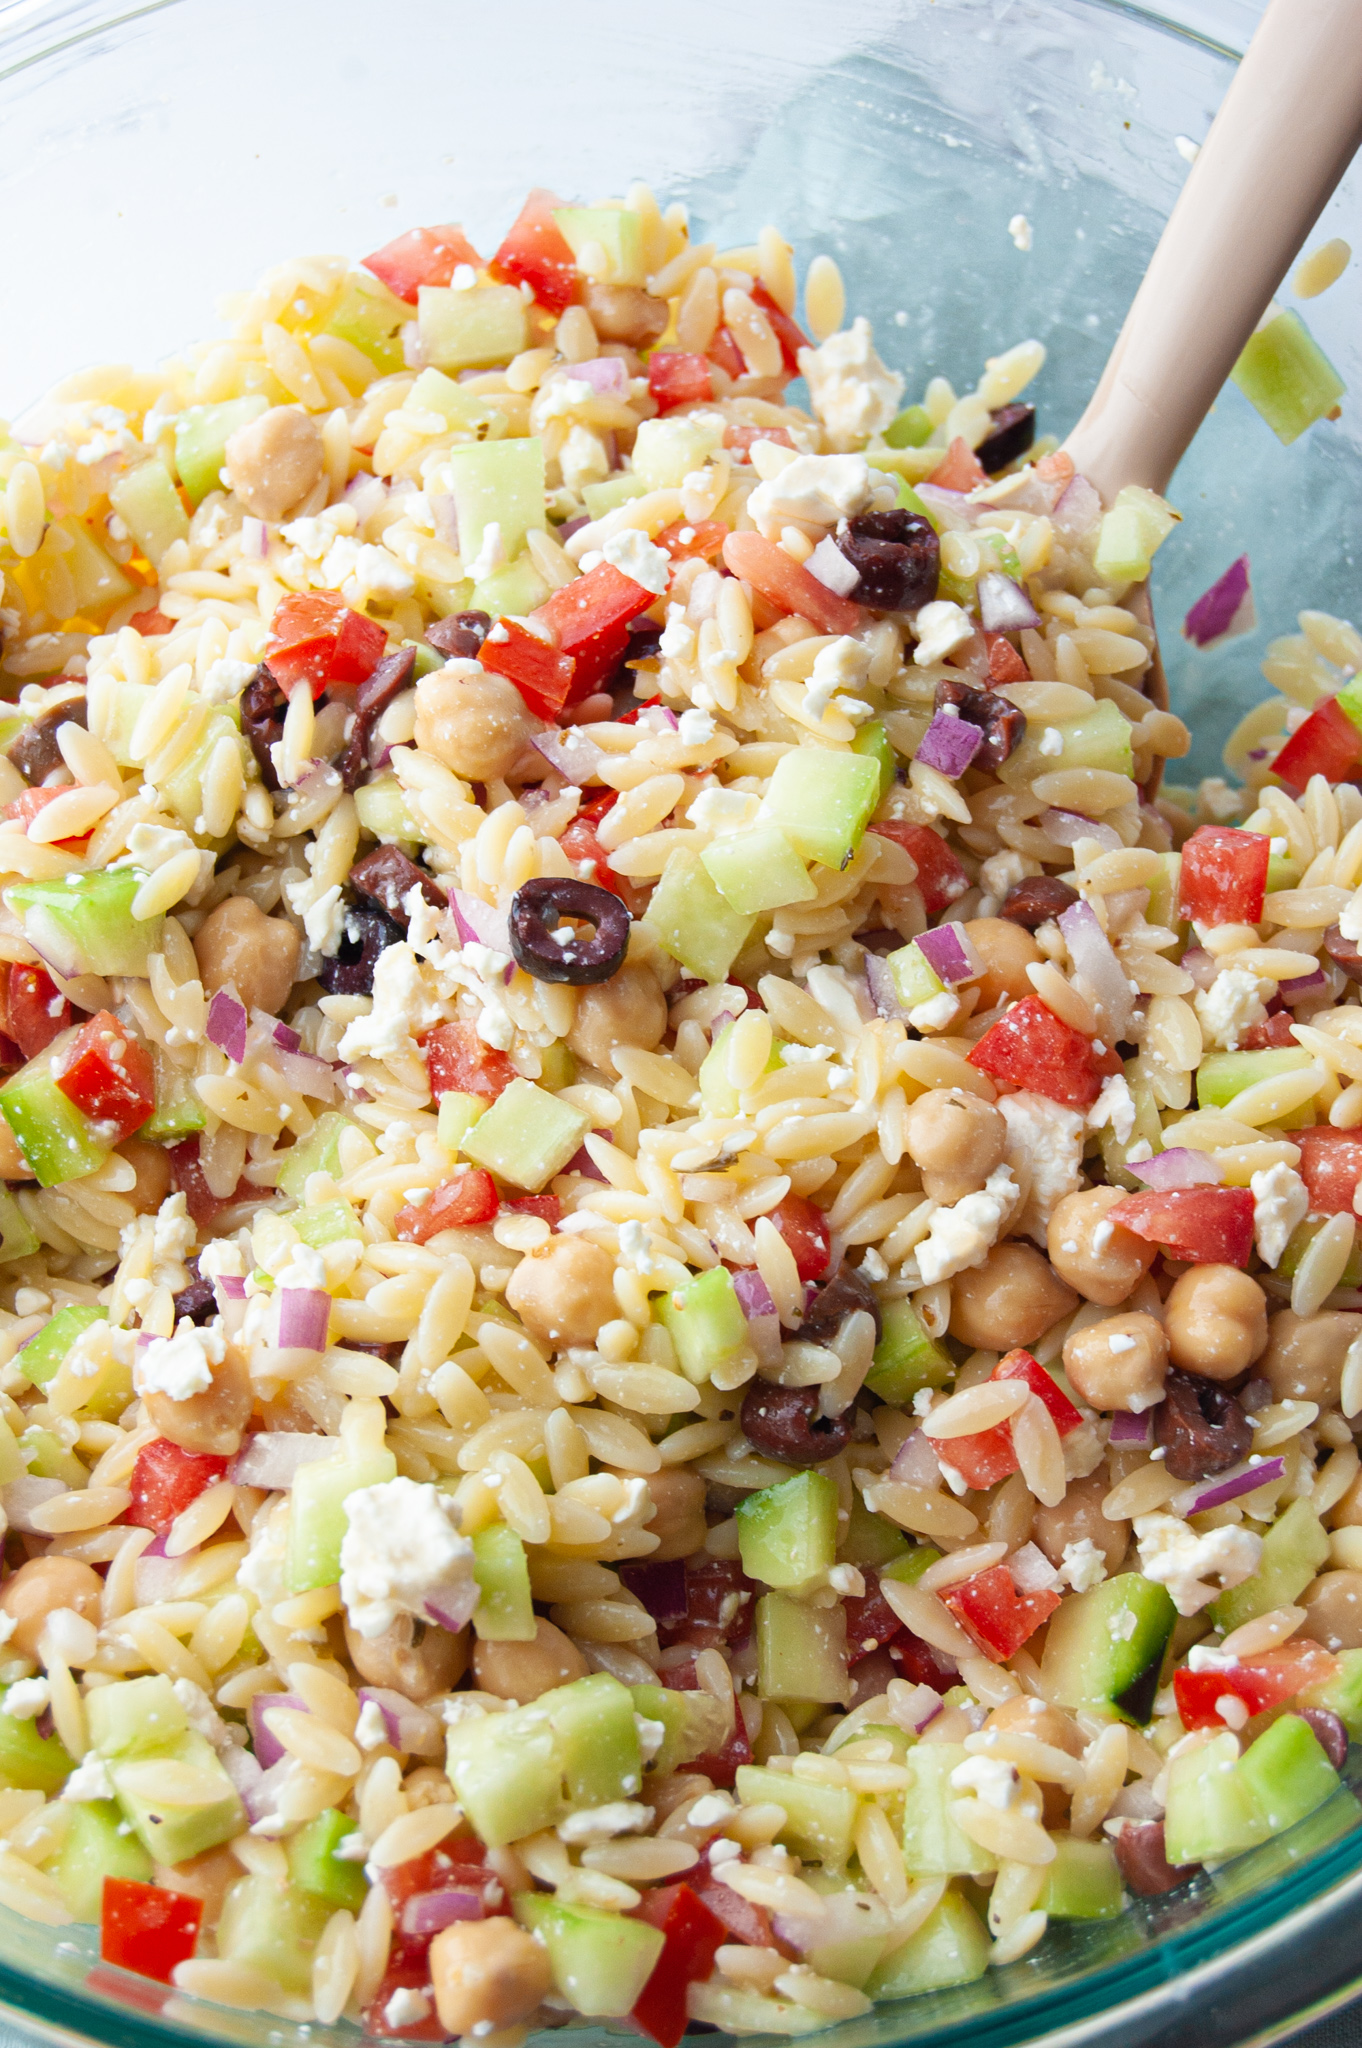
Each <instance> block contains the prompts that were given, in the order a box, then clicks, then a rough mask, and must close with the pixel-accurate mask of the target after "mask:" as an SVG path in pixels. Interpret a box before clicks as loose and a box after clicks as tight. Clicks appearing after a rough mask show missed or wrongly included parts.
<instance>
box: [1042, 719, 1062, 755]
mask: <svg viewBox="0 0 1362 2048" xmlns="http://www.w3.org/2000/svg"><path fill="white" fill-rule="evenodd" d="M1036 751H1037V753H1040V754H1044V755H1045V756H1046V758H1047V760H1054V759H1056V758H1057V757H1058V756H1059V755H1060V754H1062V753H1063V752H1064V735H1063V733H1062V732H1061V731H1060V729H1059V727H1058V726H1057V725H1047V726H1046V728H1045V730H1044V732H1043V733H1042V734H1041V736H1040V738H1039V739H1038V740H1037V741H1036Z"/></svg>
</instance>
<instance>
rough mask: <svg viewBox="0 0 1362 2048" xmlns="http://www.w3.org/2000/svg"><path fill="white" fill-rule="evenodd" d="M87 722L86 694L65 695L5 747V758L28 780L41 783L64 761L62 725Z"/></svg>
mask: <svg viewBox="0 0 1362 2048" xmlns="http://www.w3.org/2000/svg"><path fill="white" fill-rule="evenodd" d="M84 723H85V699H84V697H83V696H80V697H64V698H63V699H62V701H61V703H60V704H54V705H53V706H52V707H51V709H50V710H48V711H44V712H42V713H41V715H40V716H39V717H37V718H35V719H34V721H33V723H32V724H31V725H26V726H25V727H24V729H23V731H22V732H21V733H20V734H19V736H18V738H17V739H14V740H11V741H10V744H9V745H8V746H7V747H6V749H5V759H6V760H7V761H9V762H10V763H11V765H12V766H13V767H15V768H17V769H18V770H19V773H20V774H21V775H22V776H23V778H24V781H25V782H31V783H39V782H41V781H42V779H43V777H44V776H45V775H50V774H51V773H52V770H53V769H54V768H60V766H61V764H62V752H61V748H60V747H59V746H58V745H57V734H58V732H60V730H61V728H62V726H64V725H84Z"/></svg>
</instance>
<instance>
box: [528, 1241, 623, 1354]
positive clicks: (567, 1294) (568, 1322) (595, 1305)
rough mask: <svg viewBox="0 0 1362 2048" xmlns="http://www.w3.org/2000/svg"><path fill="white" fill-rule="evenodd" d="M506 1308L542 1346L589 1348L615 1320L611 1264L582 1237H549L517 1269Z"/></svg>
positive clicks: (597, 1247) (613, 1273) (613, 1267)
mask: <svg viewBox="0 0 1362 2048" xmlns="http://www.w3.org/2000/svg"><path fill="white" fill-rule="evenodd" d="M506 1304H507V1307H508V1308H513V1309H514V1310H515V1312H516V1314H517V1315H518V1316H519V1317H520V1320H521V1321H522V1322H523V1323H524V1325H525V1327H526V1329H527V1330H528V1331H529V1332H530V1334H531V1336H534V1337H538V1338H540V1339H541V1340H542V1341H543V1342H544V1343H545V1344H552V1345H555V1346H557V1347H559V1348H564V1347H566V1346H567V1345H569V1344H591V1343H593V1342H594V1341H595V1337H596V1332H597V1331H598V1330H599V1329H600V1327H601V1324H602V1323H608V1322H609V1321H610V1319H611V1317H612V1316H614V1315H616V1314H618V1310H617V1308H616V1306H615V1262H614V1260H613V1259H612V1258H611V1256H610V1254H609V1252H607V1251H602V1249H601V1247H600V1246H599V1245H598V1244H591V1243H589V1242H588V1241H587V1239H586V1238H584V1237H551V1238H550V1239H549V1241H548V1243H547V1244H546V1245H544V1246H542V1247H541V1248H540V1250H538V1251H534V1252H530V1253H529V1254H528V1256H527V1257H525V1258H523V1259H522V1260H521V1262H520V1264H519V1265H518V1266H517V1267H516V1269H515V1271H514V1273H512V1275H511V1278H510V1282H509V1284H508V1285H507V1288H506Z"/></svg>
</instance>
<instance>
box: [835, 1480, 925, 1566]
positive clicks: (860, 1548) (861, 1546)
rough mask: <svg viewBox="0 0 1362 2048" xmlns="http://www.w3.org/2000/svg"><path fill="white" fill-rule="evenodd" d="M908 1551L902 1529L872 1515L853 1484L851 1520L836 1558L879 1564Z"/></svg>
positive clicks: (845, 1562)
mask: <svg viewBox="0 0 1362 2048" xmlns="http://www.w3.org/2000/svg"><path fill="white" fill-rule="evenodd" d="M907 1550H908V1538H907V1537H906V1536H905V1535H904V1533H903V1531H902V1529H900V1528H899V1527H898V1526H897V1525H896V1524H895V1523H893V1522H891V1521H889V1520H887V1519H886V1517H885V1516H884V1515H876V1514H873V1513H872V1512H871V1510H870V1509H869V1508H868V1507H867V1506H866V1504H865V1502H864V1500H863V1499H862V1498H861V1494H860V1489H859V1488H858V1487H853V1488H852V1492H851V1520H850V1521H849V1522H848V1523H847V1526H846V1533H845V1534H844V1536H843V1537H842V1540H841V1542H840V1543H839V1544H838V1546H837V1554H838V1558H839V1561H840V1562H841V1563H843V1564H858V1565H859V1564H869V1565H875V1566H879V1565H882V1564H889V1563H890V1562H892V1560H893V1559H894V1558H896V1557H903V1556H904V1555H905V1554H906V1553H907Z"/></svg>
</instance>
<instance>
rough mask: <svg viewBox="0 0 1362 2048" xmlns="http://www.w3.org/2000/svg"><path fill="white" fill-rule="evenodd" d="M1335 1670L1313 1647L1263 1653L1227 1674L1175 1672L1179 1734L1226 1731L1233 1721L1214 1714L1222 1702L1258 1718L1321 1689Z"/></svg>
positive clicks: (1300, 1644) (1335, 1662) (1334, 1660)
mask: <svg viewBox="0 0 1362 2048" xmlns="http://www.w3.org/2000/svg"><path fill="white" fill-rule="evenodd" d="M1337 1670H1338V1659H1337V1658H1336V1657H1331V1656H1330V1655H1329V1652H1328V1651H1327V1650H1322V1649H1321V1648H1320V1647H1319V1645H1318V1644H1317V1643H1310V1642H1297V1643H1288V1644H1287V1645H1286V1647H1285V1648H1284V1649H1281V1650H1266V1651H1264V1652H1263V1654H1262V1655H1261V1656H1258V1657H1254V1658H1253V1659H1252V1660H1251V1661H1241V1662H1240V1663H1238V1664H1236V1665H1235V1666H1234V1667H1233V1668H1232V1669H1231V1670H1228V1671H1189V1670H1186V1669H1184V1670H1181V1671H1175V1672H1174V1673H1173V1692H1174V1695H1175V1696H1176V1699H1177V1703H1178V1715H1179V1718H1180V1719H1181V1721H1182V1725H1183V1727H1184V1728H1186V1729H1188V1730H1189V1731H1190V1730H1191V1729H1193V1728H1217V1727H1219V1728H1223V1727H1227V1726H1232V1725H1233V1720H1229V1721H1227V1719H1226V1717H1225V1716H1224V1715H1223V1714H1222V1713H1221V1712H1220V1709H1219V1702H1220V1701H1221V1700H1222V1699H1225V1698H1226V1697H1228V1698H1229V1699H1231V1700H1239V1701H1241V1702H1242V1703H1243V1705H1244V1706H1245V1707H1247V1709H1248V1711H1249V1714H1250V1716H1252V1715H1254V1714H1263V1713H1266V1711H1267V1709H1268V1708H1269V1707H1280V1706H1282V1705H1284V1703H1285V1702H1286V1701H1287V1700H1291V1699H1294V1698H1295V1697H1296V1694H1297V1693H1299V1692H1305V1691H1306V1690H1307V1689H1309V1688H1311V1687H1314V1686H1317V1685H1327V1684H1328V1683H1329V1680H1330V1679H1331V1678H1333V1676H1334V1675H1335V1673H1336V1672H1337ZM1234 1718H1235V1719H1237V1716H1235V1717H1234Z"/></svg>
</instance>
